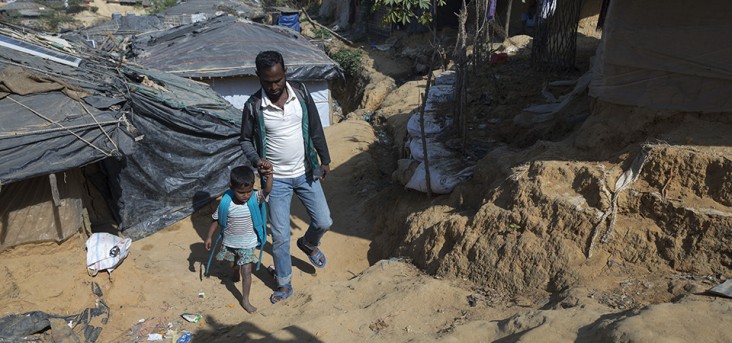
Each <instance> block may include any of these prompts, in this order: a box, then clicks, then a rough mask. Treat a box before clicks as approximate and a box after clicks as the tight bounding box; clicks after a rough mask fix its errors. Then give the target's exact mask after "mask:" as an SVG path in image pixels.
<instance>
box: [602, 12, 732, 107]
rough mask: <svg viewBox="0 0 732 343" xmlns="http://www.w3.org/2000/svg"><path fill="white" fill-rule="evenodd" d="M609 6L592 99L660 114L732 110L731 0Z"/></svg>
mask: <svg viewBox="0 0 732 343" xmlns="http://www.w3.org/2000/svg"><path fill="white" fill-rule="evenodd" d="M606 1H607V0H606ZM607 5H608V7H607V13H606V18H605V20H604V23H603V35H602V40H601V42H600V46H599V47H598V50H597V58H596V59H595V61H594V63H593V80H592V83H591V84H590V95H591V96H594V97H597V98H599V99H601V100H603V101H607V102H612V103H617V104H622V105H631V106H640V107H646V108H653V109H660V110H672V111H700V112H730V111H732V97H730V96H729V94H731V93H732V59H730V56H732V36H730V34H729V32H730V29H732V24H730V20H729V14H730V13H731V11H732V2H729V1H723V0H714V1H704V2H669V1H660V0H653V1H630V0H612V1H610V2H609V4H607Z"/></svg>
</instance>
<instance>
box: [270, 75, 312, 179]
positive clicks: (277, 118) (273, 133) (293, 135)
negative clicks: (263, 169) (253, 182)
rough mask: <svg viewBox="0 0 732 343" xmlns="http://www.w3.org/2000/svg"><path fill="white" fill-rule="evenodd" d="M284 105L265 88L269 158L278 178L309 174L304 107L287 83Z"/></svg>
mask: <svg viewBox="0 0 732 343" xmlns="http://www.w3.org/2000/svg"><path fill="white" fill-rule="evenodd" d="M286 87H287V88H286V89H287V95H288V97H287V101H285V105H284V108H279V107H277V106H276V105H275V104H273V103H272V102H271V101H270V99H269V98H268V97H267V95H266V94H265V93H264V90H262V113H263V115H264V128H265V131H266V132H265V136H266V149H267V159H268V160H270V161H271V162H272V165H273V166H274V168H273V169H274V170H273V172H274V177H277V178H280V177H281V178H292V177H298V176H301V175H303V174H305V143H304V139H303V136H302V115H303V113H302V108H301V107H300V102H299V101H298V100H297V96H295V92H294V91H293V90H292V87H290V84H289V83H286Z"/></svg>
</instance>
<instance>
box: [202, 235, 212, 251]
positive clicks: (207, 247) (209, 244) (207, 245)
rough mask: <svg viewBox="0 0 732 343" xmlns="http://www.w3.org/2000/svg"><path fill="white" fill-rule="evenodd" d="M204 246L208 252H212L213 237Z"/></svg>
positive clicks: (207, 239)
mask: <svg viewBox="0 0 732 343" xmlns="http://www.w3.org/2000/svg"><path fill="white" fill-rule="evenodd" d="M203 245H204V246H205V247H206V250H207V251H211V245H213V242H212V241H211V237H208V238H206V243H204V244H203Z"/></svg>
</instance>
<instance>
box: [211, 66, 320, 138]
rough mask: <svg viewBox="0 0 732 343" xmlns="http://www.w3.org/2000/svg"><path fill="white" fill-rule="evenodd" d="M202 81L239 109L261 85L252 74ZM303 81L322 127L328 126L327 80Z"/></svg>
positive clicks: (242, 107) (241, 108)
mask: <svg viewBox="0 0 732 343" xmlns="http://www.w3.org/2000/svg"><path fill="white" fill-rule="evenodd" d="M203 81H204V82H206V83H207V84H208V85H209V86H211V88H212V89H213V90H214V91H216V93H219V95H221V96H222V97H223V98H224V99H226V101H228V102H230V103H231V104H232V105H234V107H235V108H236V109H238V110H240V111H241V110H243V109H244V103H246V102H247V100H249V96H251V95H252V94H254V93H255V92H257V91H259V89H260V88H261V87H262V86H261V85H260V84H259V79H257V78H256V77H253V76H246V77H227V78H222V79H210V80H203ZM303 83H304V84H305V87H306V88H307V89H308V91H309V92H310V95H311V96H312V97H313V101H314V102H315V107H317V108H318V114H319V115H320V123H321V124H323V127H328V126H330V124H331V119H330V118H331V115H330V89H329V88H328V81H305V82H303Z"/></svg>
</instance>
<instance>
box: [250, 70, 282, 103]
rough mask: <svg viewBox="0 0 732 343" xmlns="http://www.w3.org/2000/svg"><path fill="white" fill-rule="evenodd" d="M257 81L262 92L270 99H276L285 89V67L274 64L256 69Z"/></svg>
mask: <svg viewBox="0 0 732 343" xmlns="http://www.w3.org/2000/svg"><path fill="white" fill-rule="evenodd" d="M257 76H259V83H260V84H261V85H262V89H264V93H265V94H267V97H268V98H269V99H270V100H272V101H277V100H278V99H279V98H280V96H281V95H282V92H283V91H284V90H285V69H283V68H282V65H280V64H275V65H274V66H273V67H271V68H269V69H265V70H259V71H257Z"/></svg>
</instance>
